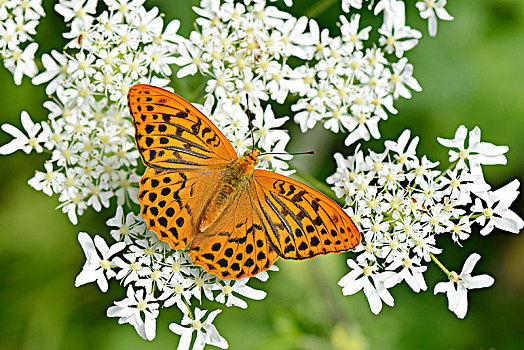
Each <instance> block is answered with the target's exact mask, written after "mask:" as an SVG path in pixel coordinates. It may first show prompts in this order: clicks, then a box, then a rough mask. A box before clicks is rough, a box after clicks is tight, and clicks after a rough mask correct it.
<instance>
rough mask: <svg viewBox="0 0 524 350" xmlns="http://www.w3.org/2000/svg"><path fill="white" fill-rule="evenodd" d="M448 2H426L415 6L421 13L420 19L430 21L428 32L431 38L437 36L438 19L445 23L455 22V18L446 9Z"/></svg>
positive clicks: (442, 0) (439, 0) (438, 0)
mask: <svg viewBox="0 0 524 350" xmlns="http://www.w3.org/2000/svg"><path fill="white" fill-rule="evenodd" d="M446 2H447V1H446V0H436V1H435V0H425V1H418V2H417V3H416V4H415V6H417V8H418V10H419V11H420V17H422V18H424V19H427V20H428V31H429V35H431V36H436V35H437V17H438V18H439V19H441V20H444V21H452V20H453V16H451V15H450V14H449V13H448V11H446V9H445V8H444V6H446Z"/></svg>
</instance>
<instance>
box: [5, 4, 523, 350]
mask: <svg viewBox="0 0 524 350" xmlns="http://www.w3.org/2000/svg"><path fill="white" fill-rule="evenodd" d="M294 2H295V6H294V7H293V8H292V9H291V12H293V13H294V14H295V15H296V16H300V15H302V14H305V13H306V12H307V11H308V10H310V8H311V4H310V1H307V0H295V1H294ZM147 4H148V6H149V7H151V6H153V5H156V6H159V7H160V9H161V11H163V12H164V13H165V14H166V19H168V20H170V19H172V18H178V19H180V20H181V21H182V29H181V33H182V34H187V33H189V30H191V28H192V22H193V20H194V18H195V17H194V14H193V13H192V11H191V9H190V5H195V4H196V3H195V2H194V1H190V0H183V1H182V0H177V1H176V2H175V1H168V0H164V1H148V3H147ZM45 6H46V11H47V14H48V16H47V17H46V18H45V19H43V21H42V22H41V24H40V26H39V35H38V37H37V41H38V42H39V43H40V45H41V48H40V49H39V53H40V54H41V53H43V52H46V51H49V50H50V49H52V48H57V49H59V48H60V47H62V46H63V44H64V43H65V42H64V41H63V40H62V38H61V32H62V31H63V29H64V25H63V23H61V22H60V18H59V17H58V16H57V15H56V13H55V12H54V11H53V10H52V3H51V2H50V1H45ZM333 6H334V7H333V8H332V9H329V10H328V11H326V12H324V13H322V14H321V15H320V16H319V17H318V18H317V19H318V21H319V22H320V24H321V25H322V26H325V27H329V28H331V32H332V33H336V21H337V19H338V15H339V14H340V13H341V11H340V10H339V8H338V2H336V1H335V5H333ZM407 7H408V16H407V17H408V23H409V24H410V25H411V26H413V27H415V28H417V29H419V30H420V31H421V32H422V33H424V37H423V39H422V40H421V42H420V44H419V45H418V46H417V47H416V48H415V49H414V50H412V51H411V52H409V53H408V54H407V56H408V57H409V59H410V61H411V63H412V64H413V65H414V67H415V76H416V78H417V79H418V81H419V83H420V84H421V85H422V87H423V89H424V90H423V91H422V92H421V93H415V94H414V97H413V99H411V100H400V101H397V102H396V104H395V105H396V107H397V109H398V110H399V114H398V115H397V116H393V117H391V119H390V120H388V121H385V122H381V124H380V130H381V132H382V135H383V137H384V138H385V139H396V138H397V137H398V135H399V134H400V133H401V132H402V130H403V129H405V128H409V129H411V130H412V132H413V133H414V134H416V135H419V136H420V137H421V142H420V144H419V148H418V149H419V154H428V155H429V157H430V158H431V159H434V160H440V161H441V162H442V163H443V164H444V165H445V164H447V163H446V159H447V151H446V150H445V149H444V148H442V147H439V145H438V143H437V142H436V137H437V136H442V137H446V138H452V137H453V134H454V131H455V130H456V128H457V127H458V126H459V125H460V124H465V125H466V126H467V127H468V128H469V129H471V128H472V127H473V126H475V125H479V126H480V127H481V129H482V132H483V135H482V136H483V140H485V141H488V142H493V143H495V144H500V145H508V146H509V147H510V151H509V153H508V154H507V158H508V166H491V167H487V168H485V174H486V179H487V181H488V182H489V183H491V184H492V185H493V187H494V188H497V187H499V186H501V185H503V184H505V183H508V182H509V181H511V180H512V179H513V178H519V179H523V178H524V176H523V175H524V157H523V153H524V137H523V136H524V3H523V2H522V1H520V0H512V1H509V0H508V1H494V0H493V1H490V0H482V1H475V2H469V1H468V2H466V1H451V2H450V4H449V5H448V6H447V9H448V11H449V12H450V13H451V14H452V15H453V16H455V18H456V19H455V20H454V21H453V22H439V29H438V35H437V37H436V38H430V37H429V36H428V35H427V28H426V26H427V24H426V22H425V21H423V20H421V19H420V18H419V16H418V14H417V12H416V10H415V9H414V1H409V2H408V5H407ZM363 21H364V22H369V21H373V18H370V17H369V16H367V17H365V18H364V19H363ZM361 23H362V21H361ZM0 84H1V85H0V91H1V92H2V93H1V94H0V105H1V106H2V115H1V117H0V118H1V122H8V123H11V124H14V125H17V126H19V125H20V112H21V111H22V110H26V111H28V112H29V113H30V115H31V116H32V117H33V119H35V120H44V119H45V118H46V114H45V110H44V109H43V108H42V102H43V101H44V100H45V99H46V96H45V93H44V88H43V87H42V86H40V87H34V86H31V84H30V83H29V82H28V80H27V79H26V78H25V79H24V84H23V85H22V86H15V85H14V83H13V81H12V76H11V75H10V74H9V73H8V72H7V71H6V70H5V69H4V68H3V67H1V68H0ZM174 86H175V87H176V86H178V84H175V85H174ZM187 92H188V91H186V93H187ZM180 93H181V94H184V91H180ZM277 111H278V112H279V114H281V115H284V114H289V113H290V112H289V110H288V109H287V108H278V109H277ZM288 126H289V128H290V130H291V136H292V138H291V143H290V149H291V150H293V151H296V150H301V151H304V150H309V149H310V148H311V141H309V140H311V139H314V140H315V146H314V148H315V150H316V151H317V156H316V157H301V158H300V159H299V160H297V161H295V162H294V163H293V164H294V165H295V166H296V167H297V168H299V169H301V170H302V171H305V172H307V173H309V174H310V175H312V176H316V177H317V178H319V179H321V180H324V179H325V177H326V176H328V175H329V174H331V173H332V172H333V170H334V162H333V160H332V158H331V157H330V154H332V153H333V152H334V151H340V152H342V153H344V154H346V155H347V154H349V153H350V151H351V150H350V149H347V148H344V147H343V139H344V137H343V136H342V135H337V136H333V134H331V133H329V132H326V131H324V130H323V129H322V128H316V129H314V130H313V131H312V132H310V133H308V134H306V135H302V134H300V133H299V132H297V128H296V126H295V125H293V124H291V123H288ZM313 136H314V138H313ZM9 139H10V138H9V137H8V136H7V135H6V134H5V133H1V134H0V144H4V143H6V142H8V140H9ZM382 142H383V141H380V142H368V143H366V144H364V145H363V147H364V148H368V147H371V148H372V149H375V150H376V151H381V150H382V147H381V146H380V145H381V144H382ZM45 159H46V157H45V156H41V155H31V156H29V157H28V156H26V155H25V154H23V153H21V152H18V153H16V154H14V155H11V156H5V157H2V159H1V160H0V179H1V181H2V182H1V186H0V222H1V228H0V266H2V268H1V269H2V270H1V271H2V281H1V284H0V305H1V307H0V349H115V350H116V349H133V348H143V349H153V348H154V349H174V348H176V345H177V342H178V338H177V336H175V335H173V334H172V333H170V331H169V330H168V329H167V326H168V324H169V323H170V322H171V321H172V320H175V321H178V320H179V319H180V315H179V313H178V312H177V310H175V309H174V308H172V310H162V312H161V315H160V317H159V319H158V326H157V332H158V333H157V339H155V341H154V342H151V343H150V342H147V341H144V340H142V339H141V338H140V337H139V336H138V335H137V334H136V333H135V331H134V329H133V328H132V327H131V326H129V325H124V326H120V325H118V324H117V320H116V319H109V318H106V317H105V310H106V309H107V307H109V306H110V305H112V302H113V300H119V299H122V298H123V296H124V293H125V291H124V289H122V288H121V287H119V286H118V285H117V284H116V283H114V281H113V284H111V288H110V291H109V292H108V293H107V294H103V293H101V292H100V291H99V289H98V288H97V286H96V285H94V284H91V285H86V286H83V287H80V288H75V287H74V286H73V282H74V279H75V276H76V275H77V273H78V272H79V271H80V269H81V266H82V264H83V263H84V255H83V253H82V250H81V248H80V246H79V244H78V242H77V240H76V237H77V233H78V231H79V230H82V231H87V232H89V233H90V234H91V235H93V234H102V235H104V236H105V237H108V234H107V230H106V227H105V225H104V222H105V221H106V218H108V217H109V216H110V215H111V211H105V212H102V214H101V215H100V214H97V215H94V214H93V213H92V212H91V211H88V213H87V214H86V215H85V216H83V217H82V218H81V220H80V223H79V225H78V226H76V227H75V226H72V225H71V224H70V223H69V221H68V220H67V218H66V216H65V215H64V214H62V213H61V212H60V211H55V209H54V208H55V206H56V205H57V204H58V201H57V199H56V198H49V197H47V196H45V195H44V194H43V193H39V192H36V191H34V190H32V189H31V188H30V187H29V186H28V185H27V183H26V182H27V180H28V179H29V178H30V177H32V175H33V173H34V171H35V169H42V168H43V167H42V164H43V161H44V160H45ZM522 203H523V201H522V197H519V199H518V200H517V202H516V203H514V206H513V209H514V210H515V211H516V212H517V213H519V214H520V215H521V216H522V215H523V210H522ZM439 245H440V246H442V247H443V248H444V249H445V251H444V253H443V254H442V261H443V262H444V263H445V264H446V266H447V267H448V268H450V269H457V270H460V268H461V266H462V264H463V262H464V260H465V259H466V257H467V256H469V254H470V253H472V252H479V253H481V254H482V257H483V258H482V260H481V261H480V263H479V264H478V265H477V267H476V269H475V271H474V272H475V273H476V274H480V273H488V274H490V275H492V276H494V277H495V280H496V282H495V284H494V286H493V287H492V288H489V289H484V290H480V291H473V292H472V293H470V295H469V301H470V308H469V311H468V315H467V316H466V318H465V319H464V320H459V319H457V318H456V317H455V316H454V314H452V313H451V312H450V311H449V310H448V309H447V300H446V298H445V296H444V295H442V294H439V295H437V296H434V295H433V293H432V290H433V286H434V285H435V283H436V282H438V281H441V280H443V279H444V275H443V274H442V273H441V272H440V271H439V270H438V268H437V267H436V266H433V265H432V266H430V267H429V271H428V273H427V274H426V279H427V283H428V286H429V291H427V292H425V293H420V294H415V293H413V292H412V291H411V290H410V289H409V288H408V287H407V286H404V285H402V286H397V287H395V288H394V289H393V290H392V294H393V296H394V298H395V303H396V305H395V307H394V308H390V307H387V306H385V307H384V309H383V310H382V312H381V313H380V315H378V316H375V315H373V314H372V313H371V312H370V310H369V306H368V303H367V301H366V299H365V297H364V295H363V293H359V294H357V295H355V296H351V297H343V296H342V294H341V291H340V288H339V287H338V286H337V285H336V282H337V281H338V279H339V278H340V277H341V276H342V275H343V274H345V273H346V272H347V266H346V265H345V256H344V254H337V255H331V256H325V257H319V258H316V259H313V260H311V261H305V262H291V261H280V262H279V264H278V265H279V267H280V270H281V271H280V272H279V273H272V276H271V278H270V281H269V283H265V284H262V283H258V284H257V283H253V286H255V287H257V286H259V287H261V288H263V289H264V290H266V291H267V292H268V296H267V298H266V299H265V300H264V301H253V302H250V303H249V308H248V309H247V310H240V309H227V310H225V311H224V312H223V313H222V314H220V315H219V316H218V318H217V319H216V321H215V323H216V325H217V327H218V329H219V331H220V332H221V334H222V335H223V336H224V337H225V338H226V339H227V340H228V342H229V344H230V348H231V349H428V348H431V349H490V348H493V349H517V348H521V347H522V344H524V302H523V301H522V295H523V292H524V273H523V271H524V239H523V238H522V237H518V236H516V235H514V234H510V233H503V232H496V231H495V232H493V233H492V234H491V235H489V236H487V237H483V238H480V236H479V234H478V232H475V233H474V234H473V235H472V238H471V239H469V240H468V241H466V244H465V247H464V248H459V247H457V246H455V245H453V244H451V242H450V240H448V239H447V238H446V237H441V240H440V241H439ZM254 282H257V281H254Z"/></svg>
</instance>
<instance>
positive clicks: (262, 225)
mask: <svg viewBox="0 0 524 350" xmlns="http://www.w3.org/2000/svg"><path fill="white" fill-rule="evenodd" d="M128 106H129V110H130V112H131V115H132V117H133V124H134V127H135V140H136V145H137V148H138V151H139V152H140V155H141V157H142V160H143V161H144V163H145V164H146V165H147V169H146V171H145V173H144V175H143V177H142V178H141V180H140V189H139V193H138V199H139V201H140V205H141V215H142V216H143V218H144V219H145V221H146V224H147V227H148V228H149V229H150V230H151V231H153V232H155V233H156V234H157V235H158V238H159V239H160V240H162V241H164V242H167V243H168V244H169V245H170V247H171V248H172V249H186V248H188V247H189V255H190V257H191V260H192V262H193V264H195V265H199V266H202V267H203V268H204V269H205V270H206V271H207V272H209V273H212V274H214V275H216V276H218V277H219V278H221V279H241V278H243V277H248V276H254V275H256V274H258V273H259V272H261V271H265V270H267V269H268V268H269V267H270V266H271V265H272V264H273V263H274V262H275V261H276V260H277V259H278V258H279V257H281V258H284V259H294V260H303V259H309V258H312V257H314V256H317V255H320V254H327V253H334V252H341V251H348V250H351V249H353V248H355V247H356V246H357V245H358V244H360V241H361V234H360V232H359V231H358V229H357V227H356V226H355V224H354V223H353V221H352V220H351V218H350V217H349V216H348V215H347V214H346V212H345V211H344V210H343V209H342V208H341V207H340V206H338V204H336V203H335V202H334V201H333V200H331V199H330V198H328V197H327V196H326V195H324V194H322V193H320V192H319V191H317V190H315V189H313V188H311V187H309V186H307V185H305V184H303V183H301V182H299V181H297V180H294V179H292V178H289V177H286V176H283V175H280V174H277V173H275V172H272V171H268V170H262V169H255V167H256V165H257V164H258V162H259V159H258V157H259V156H260V154H261V153H260V151H259V150H258V149H256V148H254V147H253V150H250V151H246V152H245V153H244V154H243V155H242V156H240V157H239V156H237V153H236V152H235V150H234V148H233V146H232V145H231V143H230V142H229V141H228V140H227V139H226V137H225V136H224V135H223V134H222V132H220V130H219V129H218V128H217V127H216V126H215V125H214V124H213V123H212V122H211V121H210V120H209V119H208V118H207V117H206V116H204V115H203V114H202V113H201V112H200V111H199V110H198V109H197V108H195V107H194V106H193V105H191V104H190V103H189V102H188V101H186V100H185V99H183V98H182V97H180V96H178V95H176V94H174V93H172V92H169V91H167V90H164V89H161V88H157V87H154V86H150V85H142V84H141V85H134V86H132V87H131V88H130V89H129V93H128Z"/></svg>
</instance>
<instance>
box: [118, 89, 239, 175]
mask: <svg viewBox="0 0 524 350" xmlns="http://www.w3.org/2000/svg"><path fill="white" fill-rule="evenodd" d="M127 98H128V105H129V110H130V112H131V115H132V116H133V124H134V126H135V139H136V144H137V147H138V151H139V152H140V154H141V156H142V159H143V160H144V163H145V164H146V165H148V166H150V167H153V168H156V169H158V170H185V169H195V168H204V169H206V168H208V167H210V166H215V165H217V164H219V165H220V164H224V163H228V162H229V161H231V160H232V159H235V158H237V155H236V152H235V150H234V149H233V146H232V145H231V143H230V142H229V141H228V140H227V139H226V138H225V136H224V135H223V134H222V133H221V132H220V130H218V128H217V127H216V126H215V125H214V124H213V123H212V122H211V121H210V120H209V119H208V118H207V117H206V116H204V115H203V114H202V113H201V112H200V111H199V110H198V109H196V108H195V107H194V106H192V105H191V104H190V103H189V102H188V101H186V100H185V99H183V98H182V97H180V96H178V95H176V94H174V93H172V92H169V91H167V90H164V89H160V88H156V87H154V86H150V85H134V86H133V87H131V88H130V89H129V93H128V96H127Z"/></svg>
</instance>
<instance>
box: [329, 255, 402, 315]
mask: <svg viewBox="0 0 524 350" xmlns="http://www.w3.org/2000/svg"><path fill="white" fill-rule="evenodd" d="M347 264H348V266H349V268H350V269H351V272H349V273H348V274H347V275H345V276H344V277H342V278H341V279H340V281H338V285H339V286H341V287H342V294H343V295H353V294H355V293H357V292H358V291H360V290H364V294H365V295H366V298H367V299H368V302H369V306H370V308H371V312H373V313H374V314H375V315H377V314H378V313H379V312H380V310H382V302H384V303H386V304H387V305H389V306H394V305H395V301H394V300H393V297H392V296H391V294H390V293H389V291H388V290H387V288H386V287H385V285H384V281H385V280H387V279H388V278H390V277H391V276H392V275H393V272H390V271H388V272H382V273H376V271H375V270H376V269H377V265H376V264H374V265H372V266H369V265H368V264H367V263H366V262H364V264H365V267H364V268H362V267H361V266H359V265H357V263H356V262H355V261H354V260H351V259H348V260H347ZM372 282H373V283H372Z"/></svg>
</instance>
